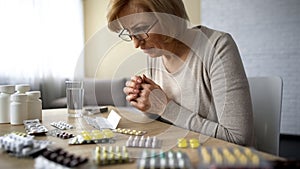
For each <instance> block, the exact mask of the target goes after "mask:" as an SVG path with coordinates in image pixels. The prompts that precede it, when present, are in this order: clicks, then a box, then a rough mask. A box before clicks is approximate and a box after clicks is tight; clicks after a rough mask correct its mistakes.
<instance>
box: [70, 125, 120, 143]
mask: <svg viewBox="0 0 300 169" xmlns="http://www.w3.org/2000/svg"><path fill="white" fill-rule="evenodd" d="M113 137H114V133H113V132H112V131H111V130H109V129H104V130H101V131H100V130H92V131H81V133H80V134H78V135H76V136H75V137H73V138H71V139H69V144H70V145H80V144H100V143H114V142H115V140H114V139H113Z"/></svg>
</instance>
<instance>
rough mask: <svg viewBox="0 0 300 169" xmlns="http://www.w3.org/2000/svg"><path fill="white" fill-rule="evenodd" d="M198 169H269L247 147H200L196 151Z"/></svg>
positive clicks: (265, 162) (267, 165)
mask: <svg viewBox="0 0 300 169" xmlns="http://www.w3.org/2000/svg"><path fill="white" fill-rule="evenodd" d="M198 154H199V161H200V162H199V169H207V168H216V169H219V168H220V169H226V168H244V169H250V168H256V169H260V168H269V164H268V163H267V161H266V160H264V159H263V158H261V157H260V156H259V155H258V153H257V152H256V151H255V150H253V149H250V148H247V147H245V148H244V147H240V148H237V147H219V148H217V147H201V148H199V149H198Z"/></svg>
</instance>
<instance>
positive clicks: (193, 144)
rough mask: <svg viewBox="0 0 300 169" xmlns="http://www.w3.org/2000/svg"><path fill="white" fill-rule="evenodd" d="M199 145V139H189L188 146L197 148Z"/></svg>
mask: <svg viewBox="0 0 300 169" xmlns="http://www.w3.org/2000/svg"><path fill="white" fill-rule="evenodd" d="M199 146H200V143H199V140H197V139H190V147H191V148H198V147H199Z"/></svg>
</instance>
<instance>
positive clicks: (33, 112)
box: [26, 91, 42, 121]
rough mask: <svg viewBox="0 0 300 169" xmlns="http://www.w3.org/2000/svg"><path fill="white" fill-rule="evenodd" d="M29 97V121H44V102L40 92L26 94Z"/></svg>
mask: <svg viewBox="0 0 300 169" xmlns="http://www.w3.org/2000/svg"><path fill="white" fill-rule="evenodd" d="M26 94H27V96H28V100H27V103H28V119H29V120H31V119H39V120H40V121H41V120H42V100H41V99H40V97H41V92H40V91H30V92H26Z"/></svg>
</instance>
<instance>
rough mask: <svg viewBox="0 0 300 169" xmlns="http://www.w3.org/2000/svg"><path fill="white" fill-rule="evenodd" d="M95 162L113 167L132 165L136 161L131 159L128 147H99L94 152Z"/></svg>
mask: <svg viewBox="0 0 300 169" xmlns="http://www.w3.org/2000/svg"><path fill="white" fill-rule="evenodd" d="M93 161H94V162H95V163H96V164H97V165H101V166H102V165H113V164H123V163H131V162H133V161H134V160H133V159H132V158H129V154H128V151H127V149H126V146H122V147H119V146H114V147H113V146H108V147H105V146H101V147H100V146H97V147H96V148H95V150H94V151H93Z"/></svg>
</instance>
